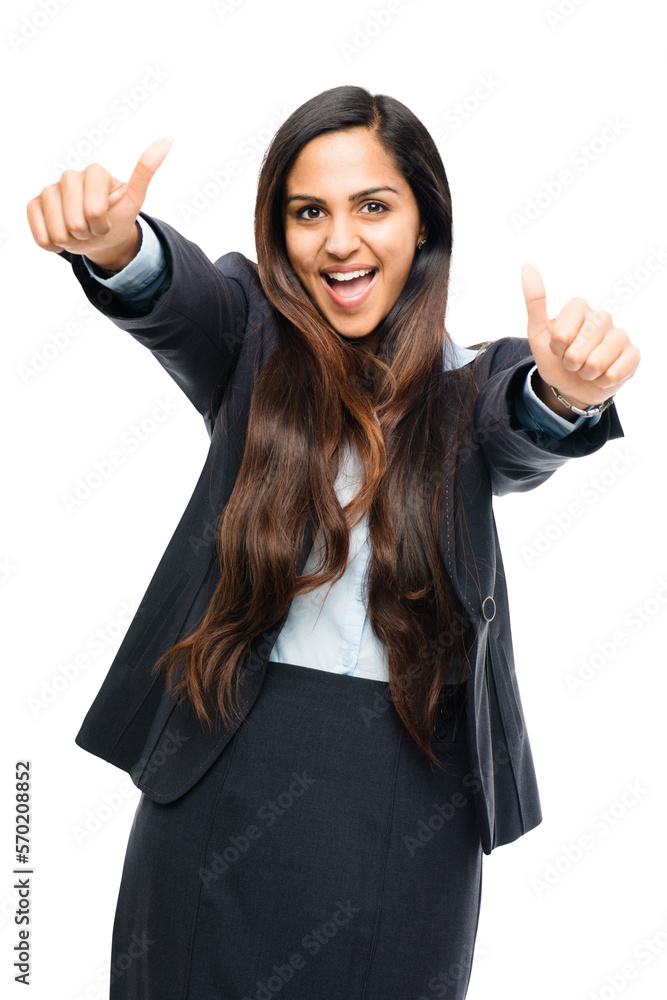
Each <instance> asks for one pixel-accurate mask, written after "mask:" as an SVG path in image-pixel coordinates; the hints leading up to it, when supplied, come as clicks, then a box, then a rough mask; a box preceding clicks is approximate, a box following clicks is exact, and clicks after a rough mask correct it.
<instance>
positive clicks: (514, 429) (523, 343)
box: [472, 337, 624, 496]
mask: <svg viewBox="0 0 667 1000" xmlns="http://www.w3.org/2000/svg"><path fill="white" fill-rule="evenodd" d="M534 364H535V360H534V358H533V356H532V354H531V352H530V343H529V341H528V339H527V338H526V337H501V338H499V339H498V340H496V341H493V342H492V343H491V345H490V346H489V348H488V349H487V350H486V351H484V352H483V353H482V354H481V355H480V356H479V359H478V360H477V361H476V363H475V366H476V375H477V378H478V385H479V380H481V385H480V386H479V391H478V394H477V398H476V400H475V405H474V409H473V429H472V438H473V447H475V448H479V449H480V451H481V453H482V455H483V456H484V459H485V462H486V465H487V467H488V471H489V475H490V479H491V488H492V492H493V494H494V495H496V496H502V495H504V494H506V493H510V492H523V491H526V490H530V489H533V488H534V487H536V486H539V485H540V484H541V483H543V482H544V481H545V480H546V479H548V478H549V476H551V475H552V474H553V473H554V472H555V471H556V469H558V468H559V467H560V466H561V465H563V464H564V463H565V462H566V461H567V460H568V459H569V458H576V457H582V456H585V455H591V454H593V453H594V452H596V451H598V450H599V449H600V448H601V447H602V445H603V444H605V443H606V442H607V441H609V440H612V439H614V438H621V437H624V434H623V429H622V427H621V423H620V421H619V419H618V414H617V412H616V404H615V403H612V404H611V406H609V407H607V409H606V410H605V411H604V412H603V413H602V414H601V416H600V419H599V420H597V421H596V422H595V423H594V424H593V425H592V426H591V425H590V423H589V424H588V425H587V424H586V423H582V424H581V425H580V426H579V427H577V428H576V429H575V430H573V431H572V432H571V433H570V434H567V435H566V436H565V437H562V438H557V437H555V436H552V435H550V434H548V433H546V432H545V431H543V430H540V429H537V428H528V427H525V426H523V425H522V424H521V422H520V421H519V419H518V417H517V414H516V412H515V400H516V399H518V398H519V397H520V395H521V392H522V389H523V385H524V382H525V379H526V375H527V373H528V372H529V371H530V369H531V368H532V366H533V365H534Z"/></svg>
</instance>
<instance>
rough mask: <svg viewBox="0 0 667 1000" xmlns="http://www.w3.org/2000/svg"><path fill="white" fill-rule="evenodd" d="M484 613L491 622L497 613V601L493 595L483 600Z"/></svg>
mask: <svg viewBox="0 0 667 1000" xmlns="http://www.w3.org/2000/svg"><path fill="white" fill-rule="evenodd" d="M482 614H483V615H484V617H485V618H486V620H487V622H490V621H491V619H492V618H494V616H495V614H496V602H495V601H494V599H493V598H492V597H485V598H484V600H483V601H482Z"/></svg>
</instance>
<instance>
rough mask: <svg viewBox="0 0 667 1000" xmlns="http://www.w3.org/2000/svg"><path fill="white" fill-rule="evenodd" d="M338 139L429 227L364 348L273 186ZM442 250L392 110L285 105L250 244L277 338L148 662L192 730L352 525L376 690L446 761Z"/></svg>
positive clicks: (435, 164)
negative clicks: (369, 148)
mask: <svg viewBox="0 0 667 1000" xmlns="http://www.w3.org/2000/svg"><path fill="white" fill-rule="evenodd" d="M343 129H366V130H368V131H369V132H370V133H371V134H372V135H374V136H375V137H376V138H377V139H378V140H379V141H380V142H381V143H382V145H383V146H384V148H385V149H386V150H387V152H388V153H389V154H390V155H391V156H392V157H393V159H394V162H395V164H396V165H397V166H398V169H399V170H400V172H401V173H402V175H403V176H404V177H405V179H406V180H407V182H408V183H409V185H410V187H411V189H412V192H413V194H414V196H415V200H416V202H417V205H418V208H419V213H420V217H421V220H423V221H425V222H426V224H427V226H428V235H427V241H426V244H425V245H424V248H423V249H422V250H420V251H416V252H415V255H414V258H413V261H412V266H411V269H410V271H409V274H408V277H407V279H406V282H405V285H404V287H403V289H402V291H401V293H400V295H399V297H398V299H397V300H396V302H395V303H394V305H393V306H392V308H391V309H390V310H389V312H388V313H387V315H386V316H385V317H384V319H383V320H382V321H381V322H380V324H379V325H378V327H377V347H376V349H375V351H373V350H372V349H371V348H370V345H368V344H364V343H363V339H362V340H359V341H355V340H346V339H345V338H344V337H342V336H341V335H339V334H338V333H337V331H336V330H335V329H334V328H333V327H332V326H331V325H330V324H329V323H328V321H327V320H326V318H325V317H324V316H323V315H322V313H321V312H320V310H319V308H318V307H317V306H316V305H315V303H314V302H313V300H312V299H311V298H310V296H309V295H308V294H307V292H306V290H305V289H304V287H303V286H302V284H301V282H300V280H299V278H298V276H297V275H296V273H295V271H294V270H293V268H292V266H291V264H290V261H289V259H288V255H287V249H286V244H285V232H284V223H283V217H284V216H283V210H284V199H285V191H286V180H287V177H288V174H289V172H290V169H291V167H292V165H293V164H294V161H295V159H296V157H297V156H298V154H299V152H300V151H301V149H302V148H303V147H304V146H305V145H306V144H307V143H308V142H310V141H311V140H312V139H314V138H316V137H317V136H319V135H322V134H323V133H325V132H333V131H339V130H343ZM452 238H453V235H452V205H451V196H450V191H449V185H448V182H447V177H446V174H445V169H444V166H443V163H442V160H441V157H440V154H439V152H438V149H437V147H436V145H435V143H434V142H433V139H432V138H431V136H430V134H429V133H428V131H427V130H426V128H425V127H424V125H423V124H422V123H421V122H420V121H419V119H418V118H417V117H416V116H415V115H414V114H413V113H412V112H411V111H410V110H409V109H408V108H407V107H406V106H405V105H403V104H402V103H401V102H400V101H398V100H395V99H394V98H392V97H388V96H385V95H382V94H378V95H375V96H373V95H372V94H371V93H370V92H369V91H368V90H365V89H364V88H362V87H356V86H339V87H333V88H331V89H330V90H325V91H324V92H323V93H321V94H318V95H317V96H316V97H313V98H311V99H310V100H308V101H306V102H305V103H304V104H302V105H301V106H300V107H299V108H297V109H296V110H295V111H294V112H293V113H292V114H291V115H290V116H289V118H287V120H286V121H285V122H284V123H283V124H282V125H281V126H280V128H279V129H278V131H277V132H276V134H275V136H274V137H273V140H272V142H271V144H270V146H269V147H268V149H267V151H266V153H265V155H264V158H263V161H262V165H261V168H260V174H259V180H258V187H257V198H256V205H255V243H256V250H257V265H256V268H257V272H258V274H259V277H260V280H261V284H262V288H263V290H264V292H265V294H266V297H267V298H268V300H269V302H270V303H271V305H272V306H273V307H274V308H275V311H276V320H277V324H278V339H277V343H276V346H275V348H274V350H273V351H272V353H271V354H270V356H269V357H268V358H267V360H266V362H265V364H264V366H263V367H262V369H261V372H260V373H259V374H258V377H257V381H256V384H255V387H254V390H253V396H252V399H251V404H250V413H249V421H248V427H247V438H246V444H245V451H244V454H243V459H242V462H241V466H240V469H239V473H238V476H237V479H236V482H235V485H234V489H233V491H232V493H231V496H230V498H229V501H228V503H227V504H226V506H225V509H224V511H223V512H222V514H221V515H220V519H219V522H218V524H217V527H216V548H217V553H218V558H219V564H220V577H219V581H218V583H217V586H216V589H215V591H214V593H213V596H212V597H211V600H210V602H209V605H208V608H207V609H206V611H205V613H204V614H203V616H202V617H201V621H200V623H199V624H198V625H197V627H196V628H194V629H193V630H191V632H190V634H189V635H187V636H185V637H183V638H181V640H180V641H179V642H177V643H175V644H174V645H173V646H171V647H170V648H169V649H168V650H167V651H166V652H165V653H163V654H162V656H161V657H160V659H159V660H158V662H157V663H156V664H155V666H154V668H153V669H154V671H155V670H159V669H162V668H164V667H165V666H167V665H168V666H167V669H166V673H167V681H168V685H169V687H170V691H171V693H172V694H173V695H175V696H176V697H177V698H178V699H179V700H182V699H189V701H190V703H191V705H192V707H193V708H194V710H195V711H196V713H197V715H198V717H199V719H200V720H201V722H202V723H205V724H207V725H210V722H211V718H210V714H209V711H208V710H207V707H206V702H207V701H208V702H209V705H210V706H215V711H214V714H216V712H217V713H219V715H220V717H221V718H222V720H223V723H224V724H225V725H227V724H229V722H230V721H231V712H232V711H233V710H234V708H235V706H234V697H235V694H236V693H237V692H238V683H239V678H240V671H241V669H242V665H243V661H244V658H245V657H246V654H247V653H248V650H249V646H250V643H251V641H252V639H253V638H254V637H256V636H257V635H259V634H260V633H262V632H263V631H265V630H267V629H269V628H271V627H272V626H274V625H275V624H276V623H278V622H279V621H280V619H281V618H282V617H283V615H285V614H287V612H288V610H289V606H290V603H291V601H292V599H293V597H295V596H296V595H297V594H304V593H307V592H308V591H312V590H314V589H315V588H317V587H320V586H322V585H324V584H333V583H334V582H335V581H336V580H338V579H340V577H341V576H342V574H343V573H344V571H345V567H346V564H347V559H348V550H349V530H350V527H351V526H353V525H354V524H355V523H356V522H357V520H358V519H359V518H361V517H363V516H364V515H367V517H368V532H369V540H370V547H371V553H370V559H369V570H368V576H367V579H366V581H365V595H364V597H365V603H366V609H367V615H368V618H369V619H370V625H371V627H372V629H373V631H374V633H375V635H376V636H377V638H378V639H379V640H380V641H381V643H382V644H383V646H384V648H385V649H386V653H387V662H388V674H389V692H390V696H391V699H392V701H393V704H394V706H395V708H396V710H397V712H398V714H399V715H400V717H401V719H402V720H403V723H404V724H405V726H406V727H407V729H408V731H409V733H410V735H411V736H412V738H413V739H414V741H415V742H416V744H417V746H418V747H419V748H420V750H421V751H422V752H423V753H424V754H425V756H426V757H427V758H428V759H429V760H430V761H431V766H433V764H436V765H437V766H444V765H443V764H442V761H441V760H440V759H439V758H438V757H437V755H436V754H435V753H434V750H433V746H432V740H433V733H434V726H435V723H436V721H437V713H438V706H439V704H440V703H441V699H442V698H444V697H445V696H446V695H448V694H453V693H455V692H456V690H457V688H458V686H459V685H460V684H461V683H462V682H463V680H464V679H465V678H466V676H467V674H468V666H469V664H468V663H467V659H468V646H467V641H466V636H467V635H468V633H469V630H470V622H469V621H467V619H466V616H465V614H464V612H463V608H462V607H461V604H460V601H459V599H458V597H457V595H456V593H455V591H454V588H453V587H452V585H451V582H450V580H449V578H448V576H447V574H446V572H445V567H444V564H443V560H442V556H441V550H440V548H439V540H440V532H441V530H442V527H441V525H447V526H448V525H449V519H448V518H445V517H443V516H442V509H443V503H444V502H445V498H444V497H443V491H445V490H447V491H450V495H449V496H448V497H447V502H448V503H450V504H451V503H452V502H453V507H454V510H457V511H458V510H459V508H460V507H461V504H460V503H458V502H455V501H456V496H455V494H456V492H457V490H458V467H459V462H460V452H461V447H462V442H463V438H464V435H465V433H466V431H467V428H468V427H469V425H470V421H471V419H472V407H473V404H474V399H475V395H476V392H477V390H478V386H477V384H476V379H475V374H474V372H475V366H474V363H473V364H472V365H466V366H464V367H462V368H459V369H454V370H449V371H448V370H445V368H444V350H445V344H446V342H447V341H448V339H449V334H448V333H447V330H446V327H445V325H444V320H445V313H446V309H447V290H448V283H449V272H450V261H451V254H452ZM346 441H348V442H349V443H350V444H354V445H356V447H357V449H358V454H359V457H360V460H361V463H362V465H363V474H362V476H361V484H360V487H359V491H358V493H357V494H356V496H355V498H354V500H353V501H351V502H350V504H348V505H347V506H346V507H345V508H342V507H341V505H340V503H339V502H338V499H337V497H336V494H335V492H334V480H335V478H336V474H337V471H338V465H339V461H340V458H341V454H342V446H343V444H344V442H346ZM307 524H309V526H310V529H311V531H312V537H313V538H314V539H315V538H316V537H318V534H317V533H318V532H319V533H320V534H319V538H320V544H321V545H322V555H321V558H320V560H319V563H318V567H317V569H316V571H314V572H311V573H307V574H305V573H301V574H299V573H298V572H297V568H298V567H297V562H298V558H297V557H298V554H299V552H300V549H301V545H302V542H303V539H304V537H305V530H306V525H307ZM443 544H445V542H443ZM179 660H182V663H181V666H182V670H181V673H180V676H179V677H178V680H176V675H177V666H178V663H179Z"/></svg>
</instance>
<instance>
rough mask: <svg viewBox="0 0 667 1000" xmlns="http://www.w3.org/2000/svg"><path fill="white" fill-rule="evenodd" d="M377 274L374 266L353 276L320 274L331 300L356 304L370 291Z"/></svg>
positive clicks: (338, 302) (343, 303) (341, 303)
mask: <svg viewBox="0 0 667 1000" xmlns="http://www.w3.org/2000/svg"><path fill="white" fill-rule="evenodd" d="M377 275H378V269H377V268H376V267H374V268H371V269H370V270H369V271H368V272H367V273H366V274H361V275H359V276H358V277H354V278H343V279H342V280H341V279H337V278H332V277H331V275H330V274H322V279H323V281H324V284H325V285H326V287H327V289H328V290H329V293H330V295H331V297H332V298H333V300H334V301H335V302H336V303H337V304H339V305H358V304H359V302H361V301H363V299H364V298H365V296H366V294H367V293H368V292H369V291H370V289H371V288H372V287H373V285H374V283H375V279H376V278H377Z"/></svg>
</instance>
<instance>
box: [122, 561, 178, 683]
mask: <svg viewBox="0 0 667 1000" xmlns="http://www.w3.org/2000/svg"><path fill="white" fill-rule="evenodd" d="M189 579H190V574H189V573H188V571H187V570H185V569H184V570H183V571H182V572H181V573H180V574H179V575H178V576H177V577H176V579H175V580H174V582H173V584H172V585H171V587H170V588H169V590H168V591H167V593H166V594H165V596H164V597H163V598H162V600H161V601H160V603H159V604H158V606H157V609H156V610H155V611H154V613H153V614H152V615H151V617H150V619H149V621H148V622H147V623H146V625H145V626H144V628H143V629H142V630H141V633H140V634H139V637H138V638H137V639H136V640H135V643H134V645H133V646H132V649H131V651H130V655H129V656H127V657H126V658H125V662H126V663H127V664H128V666H130V667H136V665H137V664H138V663H139V660H141V658H142V656H143V655H144V653H145V652H146V651H147V649H148V647H149V646H150V644H151V642H152V641H153V639H154V638H155V636H156V634H157V632H158V631H159V629H160V628H161V627H162V625H164V623H165V621H166V620H167V618H168V616H169V613H170V611H171V610H172V609H173V607H174V606H175V604H176V602H177V601H178V599H179V597H180V596H181V594H182V593H183V591H184V590H185V587H186V585H187V583H188V581H189ZM144 613H145V612H144ZM140 614H141V611H140V610H139V611H137V615H140ZM133 624H134V623H133ZM138 624H139V622H137V625H138ZM130 628H132V626H130ZM170 645H171V643H170Z"/></svg>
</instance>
